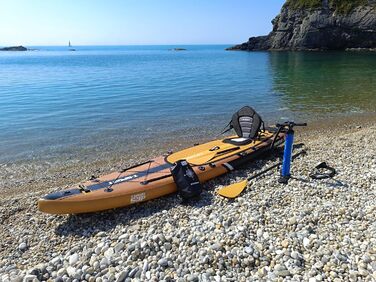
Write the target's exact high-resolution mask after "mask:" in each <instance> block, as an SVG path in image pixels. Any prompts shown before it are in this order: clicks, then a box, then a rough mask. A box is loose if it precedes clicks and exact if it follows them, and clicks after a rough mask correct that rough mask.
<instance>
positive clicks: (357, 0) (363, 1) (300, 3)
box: [286, 0, 368, 14]
mask: <svg viewBox="0 0 376 282" xmlns="http://www.w3.org/2000/svg"><path fill="white" fill-rule="evenodd" d="M326 1H327V3H328V5H329V7H330V8H331V9H334V10H336V11H337V12H339V13H343V14H347V13H349V12H350V11H351V10H353V9H354V8H356V7H358V6H363V5H367V4H368V0H326ZM323 2H325V0H324V1H323V0H287V2H286V5H287V6H289V7H291V8H293V9H314V8H320V7H322V5H323Z"/></svg>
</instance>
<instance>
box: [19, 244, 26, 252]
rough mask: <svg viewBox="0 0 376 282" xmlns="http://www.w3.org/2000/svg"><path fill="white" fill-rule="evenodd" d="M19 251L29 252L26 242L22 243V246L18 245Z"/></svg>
mask: <svg viewBox="0 0 376 282" xmlns="http://www.w3.org/2000/svg"><path fill="white" fill-rule="evenodd" d="M18 249H19V250H20V251H21V252H24V251H26V250H27V244H26V243H25V242H22V243H21V244H19V245H18Z"/></svg>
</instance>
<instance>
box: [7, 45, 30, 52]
mask: <svg viewBox="0 0 376 282" xmlns="http://www.w3.org/2000/svg"><path fill="white" fill-rule="evenodd" d="M0 51H27V48H26V47H24V46H11V47H4V48H0Z"/></svg>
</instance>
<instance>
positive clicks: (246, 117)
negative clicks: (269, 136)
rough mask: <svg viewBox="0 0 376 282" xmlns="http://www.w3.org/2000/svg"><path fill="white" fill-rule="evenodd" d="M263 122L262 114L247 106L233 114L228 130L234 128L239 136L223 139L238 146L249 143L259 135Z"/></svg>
mask: <svg viewBox="0 0 376 282" xmlns="http://www.w3.org/2000/svg"><path fill="white" fill-rule="evenodd" d="M263 124H264V123H263V121H262V119H261V117H260V115H259V114H258V113H256V111H255V110H254V109H252V108H251V107H249V106H245V107H243V108H241V109H240V110H239V111H237V112H236V113H235V114H234V115H233V116H232V119H231V121H230V123H229V126H230V127H229V129H228V130H230V129H232V128H233V129H234V130H235V132H236V133H237V135H238V137H237V138H228V139H225V140H223V142H225V143H230V144H233V145H237V146H238V145H246V144H249V143H251V142H253V141H254V140H255V139H256V138H257V137H258V135H259V133H260V130H261V126H262V125H263ZM228 130H227V131H228ZM264 130H265V129H264Z"/></svg>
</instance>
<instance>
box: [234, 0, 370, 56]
mask: <svg viewBox="0 0 376 282" xmlns="http://www.w3.org/2000/svg"><path fill="white" fill-rule="evenodd" d="M346 1H347V2H346ZM349 1H354V0H336V1H333V0H316V4H315V1H306V2H308V3H310V5H305V3H304V1H303V0H288V1H287V2H286V4H285V5H284V6H283V8H282V10H281V13H280V14H279V15H278V16H277V17H276V18H275V19H274V20H273V21H272V23H273V31H272V32H271V33H270V34H269V35H267V36H259V37H251V38H250V39H249V40H248V42H246V43H243V44H240V45H236V46H234V47H231V48H229V49H228V50H249V51H252V50H345V49H353V48H361V49H372V48H376V1H375V0H362V1H361V2H360V3H358V4H357V5H355V4H354V3H355V2H356V1H354V2H349ZM317 2H318V3H317ZM333 2H334V3H336V5H335V4H334V3H333ZM345 2H346V3H345ZM312 3H313V4H312ZM348 3H350V4H348ZM317 4H318V5H317ZM345 4H347V5H345ZM340 5H341V6H340Z"/></svg>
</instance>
